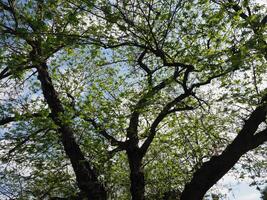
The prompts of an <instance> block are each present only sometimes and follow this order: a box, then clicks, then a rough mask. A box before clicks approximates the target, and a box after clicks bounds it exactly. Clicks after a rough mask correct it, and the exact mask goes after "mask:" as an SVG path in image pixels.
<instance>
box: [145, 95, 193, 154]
mask: <svg viewBox="0 0 267 200" xmlns="http://www.w3.org/2000/svg"><path fill="white" fill-rule="evenodd" d="M190 95H191V93H190V91H188V92H187V93H183V94H181V95H179V96H178V97H176V98H175V99H174V100H172V101H170V102H169V103H167V104H166V105H165V106H164V108H163V109H162V110H161V112H160V113H159V114H158V116H157V117H156V119H155V120H154V122H153V123H152V125H151V127H150V131H149V135H148V137H147V139H146V140H145V142H144V143H143V145H142V146H141V154H142V155H145V153H146V152H147V149H148V147H149V146H150V144H151V143H152V141H153V139H154V137H155V135H156V129H157V127H158V125H159V124H160V122H162V120H163V119H164V118H165V117H166V116H167V115H168V114H170V113H172V112H177V111H183V110H192V107H188V106H186V107H183V108H173V109H171V108H172V107H173V106H175V105H176V104H178V103H179V102H181V101H182V100H183V99H185V98H186V97H188V96H190Z"/></svg>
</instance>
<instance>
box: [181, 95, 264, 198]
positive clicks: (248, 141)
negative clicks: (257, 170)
mask: <svg viewBox="0 0 267 200" xmlns="http://www.w3.org/2000/svg"><path fill="white" fill-rule="evenodd" d="M266 97H267V96H266ZM266 97H265V98H263V104H262V105H260V106H258V107H257V108H256V109H255V110H254V111H253V112H252V114H251V115H250V117H249V119H248V120H246V121H245V124H244V126H243V128H242V129H241V131H240V132H239V134H238V135H237V137H236V138H235V139H234V140H233V142H232V143H231V144H230V145H228V147H227V148H226V149H225V150H224V151H223V152H222V154H221V155H219V156H214V157H212V158H211V159H210V160H209V161H208V162H205V163H204V164H203V165H202V166H201V167H200V168H199V169H198V170H197V171H196V172H195V173H194V175H193V178H192V180H191V181H190V182H189V183H188V184H187V185H186V186H185V189H184V191H183V192H182V195H181V200H201V199H203V197H204V195H205V194H206V192H207V191H208V190H209V189H210V188H211V187H212V186H213V185H215V184H216V182H217V181H218V180H220V179H221V178H222V177H223V176H224V175H225V174H226V173H227V172H228V171H229V170H230V169H231V168H232V167H233V166H234V165H235V164H236V163H237V161H238V160H239V158H240V157H241V156H242V155H244V154H245V153H247V152H248V151H249V150H252V149H254V148H256V147H258V146H259V145H261V144H262V143H264V142H265V141H267V129H265V130H263V131H260V132H258V133H256V131H257V129H258V126H259V125H260V124H261V123H262V122H264V120H265V118H266V115H267V103H266V102H265V103H264V101H266Z"/></svg>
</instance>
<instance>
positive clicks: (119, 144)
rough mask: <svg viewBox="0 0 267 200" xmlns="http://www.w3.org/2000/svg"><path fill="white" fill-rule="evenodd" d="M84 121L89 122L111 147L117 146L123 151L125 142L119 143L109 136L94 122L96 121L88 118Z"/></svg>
mask: <svg viewBox="0 0 267 200" xmlns="http://www.w3.org/2000/svg"><path fill="white" fill-rule="evenodd" d="M85 120H86V121H88V122H90V123H91V124H92V125H93V126H94V128H95V129H96V131H97V132H98V133H99V134H100V135H102V136H103V137H105V138H106V139H107V140H108V141H110V143H111V145H114V146H119V147H120V148H122V149H125V142H122V141H119V140H117V139H116V138H115V137H113V136H112V135H110V134H109V133H108V132H107V131H106V130H105V129H104V128H103V127H102V126H101V125H100V124H98V123H97V122H96V120H94V119H88V118H86V119H85Z"/></svg>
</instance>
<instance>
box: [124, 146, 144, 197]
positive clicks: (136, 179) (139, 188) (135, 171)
mask: <svg viewBox="0 0 267 200" xmlns="http://www.w3.org/2000/svg"><path fill="white" fill-rule="evenodd" d="M127 156H128V161H129V166H130V180H131V188H130V191H131V195H132V200H144V199H145V177H144V171H143V167H142V157H141V155H139V149H135V150H133V151H131V150H128V151H127Z"/></svg>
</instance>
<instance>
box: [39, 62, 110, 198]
mask: <svg viewBox="0 0 267 200" xmlns="http://www.w3.org/2000/svg"><path fill="white" fill-rule="evenodd" d="M37 71H38V79H39V80H40V82H41V86H42V91H43V95H44V98H45V100H46V101H47V103H48V106H49V108H50V109H51V116H52V119H53V121H54V122H55V124H56V125H57V126H58V127H59V132H60V133H61V139H62V144H63V146H64V150H65V152H66V154H67V156H68V157H69V158H70V161H71V164H72V167H73V170H74V172H75V175H76V179H77V183H78V187H79V188H80V190H81V192H82V193H83V195H84V196H85V197H86V198H88V199H91V200H106V199H107V197H106V196H107V195H106V191H105V189H104V187H103V185H102V184H101V183H99V181H98V179H97V175H96V173H95V172H94V170H93V169H92V166H91V165H90V163H89V162H88V161H87V160H86V159H85V157H84V154H83V153H82V151H81V149H80V147H79V145H78V144H77V143H76V141H75V138H74V131H73V129H72V128H71V127H70V126H69V125H68V124H66V123H65V122H64V121H62V119H61V117H62V116H63V115H64V108H63V106H62V103H61V101H60V99H59V97H58V94H57V92H56V90H55V88H54V86H53V84H52V80H51V78H50V76H49V73H48V69H47V65H46V64H45V63H43V64H42V65H40V66H39V67H38V68H37Z"/></svg>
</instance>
